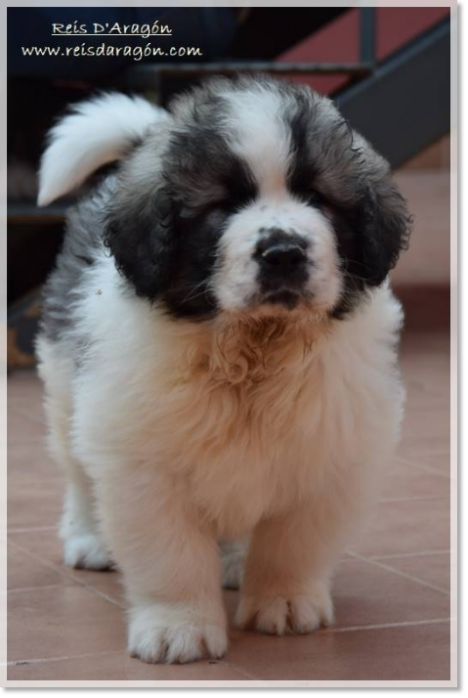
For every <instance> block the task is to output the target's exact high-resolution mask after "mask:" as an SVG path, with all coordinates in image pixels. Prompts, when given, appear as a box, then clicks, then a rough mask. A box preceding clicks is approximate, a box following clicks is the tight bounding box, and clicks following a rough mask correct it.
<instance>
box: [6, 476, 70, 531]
mask: <svg viewBox="0 0 468 698" xmlns="http://www.w3.org/2000/svg"><path fill="white" fill-rule="evenodd" d="M62 491H63V485H62V482H61V481H60V480H43V481H41V482H37V481H29V480H28V479H27V478H22V479H21V487H13V486H12V487H9V488H8V503H7V507H8V528H9V529H10V530H11V529H15V528H35V527H41V526H55V525H56V524H57V522H58V519H59V516H60V513H61V510H62V504H61V495H62Z"/></svg>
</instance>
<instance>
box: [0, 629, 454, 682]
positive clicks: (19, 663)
mask: <svg viewBox="0 0 468 698" xmlns="http://www.w3.org/2000/svg"><path fill="white" fill-rule="evenodd" d="M451 620H452V619H451V618H433V619H430V620H414V621H401V622H399V623H376V624H374V625H356V626H351V627H348V628H324V629H322V630H320V631H319V632H320V634H321V635H322V634H323V635H325V634H335V633H350V632H361V631H363V630H387V629H392V628H408V627H419V626H421V625H436V624H439V623H450V622H451ZM125 651H126V650H125V649H124V648H123V649H121V650H109V651H106V652H86V653H84V654H73V655H65V656H62V657H44V658H34V659H24V660H21V659H16V660H13V661H11V662H6V666H22V665H28V664H48V663H52V662H62V661H66V660H70V659H86V658H88V657H106V656H110V655H113V654H122V653H123V652H125ZM220 663H221V664H224V665H225V666H229V667H231V668H232V669H235V670H236V671H238V672H239V673H240V674H243V675H244V676H245V677H246V678H248V679H252V680H256V677H255V676H252V675H251V674H249V673H248V672H246V671H245V670H244V669H242V668H241V667H240V666H239V665H238V664H236V663H234V662H230V661H229V660H220ZM3 666H5V664H3Z"/></svg>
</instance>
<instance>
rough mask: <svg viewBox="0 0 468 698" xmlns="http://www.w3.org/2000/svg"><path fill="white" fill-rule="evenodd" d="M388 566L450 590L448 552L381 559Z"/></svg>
mask: <svg viewBox="0 0 468 698" xmlns="http://www.w3.org/2000/svg"><path fill="white" fill-rule="evenodd" d="M382 562H384V563H385V564H386V565H388V566H389V567H392V568H394V569H395V570H398V571H400V572H404V573H405V574H409V575H410V576H411V577H414V579H420V580H422V581H423V582H427V583H428V584H433V585H435V586H438V587H440V588H441V589H444V590H445V591H447V592H449V591H450V553H448V552H447V553H435V554H432V555H414V556H408V557H406V556H405V557H391V558H385V559H384V560H382Z"/></svg>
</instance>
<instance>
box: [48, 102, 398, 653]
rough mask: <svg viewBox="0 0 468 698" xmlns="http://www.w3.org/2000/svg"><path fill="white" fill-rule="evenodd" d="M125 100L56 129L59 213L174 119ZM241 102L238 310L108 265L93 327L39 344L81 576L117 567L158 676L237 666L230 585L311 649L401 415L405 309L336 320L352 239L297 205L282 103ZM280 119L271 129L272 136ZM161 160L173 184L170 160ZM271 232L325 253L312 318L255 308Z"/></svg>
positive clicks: (306, 312)
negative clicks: (129, 284) (229, 622)
mask: <svg viewBox="0 0 468 698" xmlns="http://www.w3.org/2000/svg"><path fill="white" fill-rule="evenodd" d="M122 100H123V101H122V110H121V112H120V113H118V114H115V107H116V106H117V101H118V100H117V101H116V97H109V96H108V97H104V98H101V100H100V101H98V102H94V103H91V104H88V105H85V106H81V107H79V108H78V110H77V113H76V114H74V115H73V116H71V117H68V120H67V119H66V120H65V121H64V122H62V124H60V125H59V126H57V128H56V130H55V134H54V136H53V141H52V145H51V146H50V148H49V150H48V151H47V153H46V156H45V160H44V165H43V168H42V185H41V201H42V203H45V202H47V201H50V200H52V199H53V198H55V197H56V196H59V195H60V193H64V192H65V191H68V190H69V189H70V188H71V187H72V186H76V184H77V183H78V182H79V181H81V180H82V179H83V177H84V176H86V174H87V173H89V172H90V171H91V170H92V169H94V168H95V167H96V166H97V165H98V164H99V163H100V164H102V163H103V162H106V161H108V159H106V158H111V157H112V158H115V157H119V156H121V155H122V153H123V151H124V150H125V148H126V147H128V145H129V142H130V140H131V139H132V138H133V137H134V136H136V135H140V134H141V133H142V132H143V131H144V130H145V129H146V128H149V127H150V126H151V124H152V123H154V121H157V119H158V118H159V117H160V112H159V111H155V110H154V109H153V108H152V107H149V106H148V107H145V108H144V109H140V107H141V106H142V105H141V104H140V101H139V100H135V101H131V100H128V98H122ZM111 104H112V115H113V121H112V120H111V119H110V112H108V111H107V107H110V106H111ZM232 106H233V112H232V113H233V114H234V116H233V117H232V119H231V122H229V121H228V122H226V128H227V130H228V131H230V132H231V134H232V143H233V146H234V145H235V144H237V145H236V146H235V147H237V148H238V152H239V154H240V155H241V156H242V158H243V159H247V160H248V162H249V166H250V167H251V169H252V171H253V172H254V175H255V177H256V178H257V180H259V185H260V186H259V190H260V195H259V197H258V199H257V201H256V202H254V203H252V204H250V205H247V206H245V207H244V210H243V211H241V212H238V213H237V214H233V215H232V217H231V218H230V221H229V225H228V227H227V228H226V229H225V230H224V231H223V236H222V242H221V245H222V252H223V257H222V260H221V263H220V264H219V270H218V273H217V275H215V277H214V280H213V287H214V291H215V294H216V297H217V300H218V301H219V304H220V307H221V312H219V313H218V314H217V316H216V317H215V318H214V319H212V320H210V321H203V322H191V321H189V320H183V319H174V318H173V317H170V316H169V315H168V314H167V313H166V312H165V311H164V308H163V307H161V306H160V305H158V303H154V304H150V303H148V302H147V301H146V300H144V299H140V298H138V297H137V296H136V295H134V294H132V293H131V292H130V291H129V289H125V288H124V287H123V282H122V278H121V276H119V274H118V272H117V270H116V267H115V264H114V260H113V259H112V258H111V257H109V256H108V254H107V253H106V252H105V251H104V249H102V250H101V253H100V254H99V253H98V254H97V257H96V259H95V260H94V264H93V265H90V266H89V267H87V270H86V271H85V272H84V276H83V278H82V281H81V285H80V286H79V287H77V288H74V289H73V298H74V299H75V300H74V305H73V310H74V321H75V323H74V328H73V329H72V330H70V329H67V330H66V332H65V333H64V334H63V336H61V337H60V338H59V339H58V340H57V341H52V340H50V339H47V338H46V336H45V334H44V335H41V337H40V338H39V341H38V355H39V360H40V366H39V370H40V373H41V375H42V377H43V379H44V381H45V385H46V409H47V414H48V420H49V424H50V430H51V438H50V442H51V449H52V452H53V454H54V456H55V458H56V459H57V461H59V463H60V464H61V465H62V466H63V467H65V468H66V470H67V472H68V473H69V489H68V494H67V497H66V500H65V510H64V516H63V521H62V527H61V535H62V537H63V539H64V553H65V561H66V562H67V564H70V565H72V566H85V567H90V568H100V567H104V566H107V565H109V564H110V563H111V561H112V560H114V561H115V562H116V563H117V564H118V566H119V568H120V569H121V570H122V573H123V578H124V583H125V588H126V592H127V597H128V601H129V604H130V611H129V645H128V646H129V651H130V652H131V653H132V654H134V655H136V656H138V657H140V658H141V659H143V660H145V661H149V662H160V661H167V662H175V661H178V662H186V661H192V660H195V659H198V658H201V657H204V656H211V657H220V656H222V655H223V654H224V652H225V651H226V648H227V629H226V617H225V611H224V608H223V604H222V595H221V582H222V580H223V581H224V582H225V583H226V584H230V585H237V584H238V583H239V582H240V581H242V591H241V602H240V606H239V610H238V614H237V623H238V625H239V626H240V627H242V628H252V629H258V630H260V631H263V632H268V633H276V634H284V633H287V632H297V633H302V632H310V631H312V630H314V629H315V628H317V627H318V626H319V625H320V624H328V623H330V622H331V621H332V619H333V605H332V600H331V590H330V587H331V580H332V575H333V571H334V568H335V566H336V562H337V560H338V558H339V555H340V554H341V553H342V552H343V550H344V549H345V547H346V545H347V543H348V540H349V539H350V537H351V535H352V533H353V531H354V529H355V528H356V526H357V524H358V523H359V522H360V521H361V519H362V517H363V515H364V513H365V511H366V510H367V508H368V505H369V503H370V502H371V501H372V499H373V494H374V490H375V486H376V484H377V483H378V476H379V473H380V472H381V471H382V469H384V468H385V467H386V465H387V464H388V462H389V458H390V456H391V454H392V452H393V449H394V447H395V444H396V442H397V440H398V437H399V429H400V422H401V418H402V410H403V389H402V386H401V382H400V378H399V374H398V370H397V368H396V341H397V338H398V332H399V329H400V326H401V321H402V313H401V308H400V306H399V304H398V303H397V301H396V300H395V299H394V297H393V296H392V294H391V292H390V290H389V288H388V285H387V284H385V285H383V286H382V287H380V288H375V289H371V290H369V296H368V298H367V299H362V301H361V303H360V304H359V305H358V306H357V307H356V309H355V310H354V311H353V313H350V314H349V315H348V316H347V317H346V318H345V319H344V320H343V321H336V320H333V319H331V318H330V315H329V313H328V312H326V311H327V310H328V309H330V308H331V307H333V306H334V305H335V303H336V302H337V300H338V297H339V294H340V291H341V284H342V280H341V279H342V276H341V273H340V269H339V262H338V256H337V251H336V245H335V241H334V235H333V231H332V227H331V224H330V223H329V221H328V219H327V215H326V213H324V214H323V213H321V212H319V211H317V210H315V209H313V208H312V207H311V206H306V205H305V204H303V203H301V202H299V201H298V200H296V199H295V198H294V197H293V196H291V195H290V194H288V193H287V190H286V186H285V177H286V172H287V168H288V153H289V151H290V143H289V142H288V141H287V139H285V134H284V133H283V127H282V122H281V119H278V118H277V117H275V116H274V114H277V113H278V112H279V109H280V104H279V102H278V100H277V97H276V95H275V94H274V93H272V94H270V95H268V94H267V92H265V91H263V90H262V89H259V90H257V92H256V93H255V94H250V93H249V95H248V96H247V97H245V96H242V95H240V94H239V93H238V92H237V93H236V96H235V99H233V102H232ZM266 106H267V107H268V108H267V109H266ZM265 109H266V113H267V114H269V113H270V110H271V114H272V116H271V119H270V120H268V118H266V120H265V121H263V122H262V120H261V119H260V117H258V116H257V114H258V113H259V114H263V115H265ZM244 110H246V111H244ZM129 112H132V113H131V114H130V113H129ZM114 115H115V117H114ZM93 134H94V135H93ZM140 155H141V154H140ZM145 158H146V159H145V160H144V162H145V166H148V168H149V169H150V171H152V169H151V168H154V170H155V171H156V172H159V168H160V166H161V163H160V160H158V158H157V157H156V156H155V152H154V151H151V152H149V153H148V156H145ZM142 162H143V160H142V159H141V158H140V159H138V162H136V161H134V162H133V164H132V160H130V162H129V165H128V168H129V169H128V172H127V176H128V173H130V175H131V176H128V181H131V182H132V186H135V187H143V186H145V187H146V188H147V191H148V196H149V195H151V193H152V190H150V186H151V187H153V180H152V179H151V178H148V177H147V176H143V175H147V174H148V172H146V171H145V172H143V173H142V167H141V164H142ZM132 167H133V170H132ZM138 167H140V174H139V175H138ZM138 177H140V178H138ZM145 182H146V184H145ZM108 195H109V196H112V194H108ZM262 227H263V228H265V229H271V228H275V227H279V228H281V229H282V230H283V231H285V232H288V230H294V231H295V232H296V233H297V234H300V235H301V236H302V237H303V238H305V239H306V240H307V241H308V242H309V243H310V250H311V252H309V253H310V254H311V258H310V260H311V261H312V262H313V273H312V274H311V275H310V281H309V284H310V285H309V288H308V290H309V291H310V292H311V293H312V294H313V300H312V301H311V302H310V304H309V305H307V301H306V302H304V303H299V304H298V305H297V307H296V308H294V310H291V311H287V310H286V309H280V308H278V306H273V305H272V306H271V307H269V306H268V304H267V305H266V306H265V305H261V306H259V308H255V307H254V308H252V307H251V306H250V305H249V299H250V298H251V296H252V294H255V291H256V283H257V282H256V276H257V274H256V268H255V267H254V266H252V261H251V260H252V252H253V250H254V249H255V246H256V244H257V242H258V239H259V235H261V228H262ZM82 338H86V339H87V343H86V346H85V347H83V342H82V341H81V340H82ZM75 339H76V340H77V341H75ZM77 346H79V347H80V349H79V351H80V356H79V359H80V361H79V366H78V368H77V367H76V366H75V364H74V359H73V355H74V352H76V351H77V349H76V347H77ZM219 539H223V540H224V542H223V544H222V558H223V562H222V563H221V559H220V554H219V546H218V540H219ZM240 539H245V541H244V543H242V544H237V543H236V541H238V540H240ZM226 541H228V542H227V543H226ZM229 541H231V543H229ZM247 542H248V546H247ZM246 548H247V554H246V559H245V565H244V558H245V552H246Z"/></svg>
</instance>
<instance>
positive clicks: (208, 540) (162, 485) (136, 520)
mask: <svg viewBox="0 0 468 698" xmlns="http://www.w3.org/2000/svg"><path fill="white" fill-rule="evenodd" d="M99 490H100V499H101V504H102V517H103V524H104V531H105V533H106V538H107V539H108V540H109V542H110V545H111V548H112V550H113V553H114V556H115V560H116V561H117V563H118V565H119V566H120V568H121V569H122V572H123V576H124V582H125V586H126V591H127V597H128V600H129V602H130V611H129V640H128V648H129V652H130V653H131V654H132V655H133V656H136V657H139V658H140V659H143V660H144V661H146V662H190V661H194V660H196V659H200V658H202V657H206V656H208V657H214V658H218V657H221V656H222V655H223V654H224V653H225V651H226V649H227V632H226V618H225V612H224V608H223V604H222V597H221V579H220V561H219V553H218V545H217V541H216V537H215V535H214V534H213V531H212V530H211V527H210V526H209V525H208V524H206V523H203V522H202V521H201V520H200V517H199V516H198V514H197V512H196V510H195V509H194V507H193V506H192V505H191V503H190V501H189V498H188V497H187V495H186V493H185V492H184V489H183V487H181V486H180V484H178V483H176V482H175V481H174V480H173V479H172V478H170V477H168V476H166V475H159V474H155V473H154V472H148V471H146V470H145V471H142V472H138V471H132V470H128V471H127V472H125V473H120V475H119V477H117V476H116V475H115V473H114V475H113V476H112V477H111V478H109V481H107V482H101V486H100V488H99Z"/></svg>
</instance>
